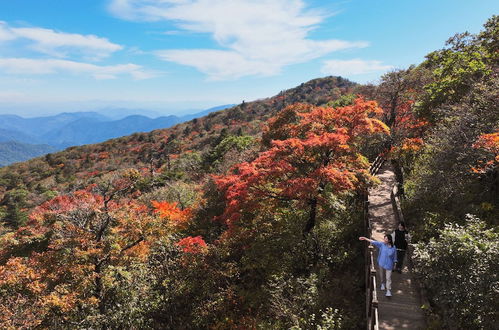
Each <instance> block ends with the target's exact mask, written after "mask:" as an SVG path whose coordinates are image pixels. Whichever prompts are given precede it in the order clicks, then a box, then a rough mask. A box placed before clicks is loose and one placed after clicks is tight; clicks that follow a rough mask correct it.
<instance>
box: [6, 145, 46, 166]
mask: <svg viewBox="0 0 499 330" xmlns="http://www.w3.org/2000/svg"><path fill="white" fill-rule="evenodd" d="M55 150H56V149H55V148H54V147H51V146H49V145H46V144H29V143H22V142H16V141H7V142H0V166H5V165H8V164H12V163H15V162H22V161H25V160H27V159H31V158H34V157H37V156H40V155H45V154H47V153H49V152H54V151H55Z"/></svg>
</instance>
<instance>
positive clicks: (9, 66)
mask: <svg viewBox="0 0 499 330" xmlns="http://www.w3.org/2000/svg"><path fill="white" fill-rule="evenodd" d="M0 71H4V72H6V73H8V74H26V75H47V74H55V73H70V74H75V75H90V76H92V77H94V78H95V79H116V78H117V77H118V76H121V75H130V76H132V78H134V79H137V80H139V79H147V78H151V77H153V76H154V75H153V74H152V73H148V72H146V71H144V70H143V69H142V67H141V66H139V65H136V64H119V65H107V66H99V65H95V64H89V63H80V62H74V61H68V60H60V59H47V60H44V59H30V58H0Z"/></svg>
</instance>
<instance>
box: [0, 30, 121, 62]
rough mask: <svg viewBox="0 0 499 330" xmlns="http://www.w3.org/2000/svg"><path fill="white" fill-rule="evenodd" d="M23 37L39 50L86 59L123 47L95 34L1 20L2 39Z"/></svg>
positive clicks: (106, 55) (102, 55)
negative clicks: (12, 23) (11, 25)
mask: <svg viewBox="0 0 499 330" xmlns="http://www.w3.org/2000/svg"><path fill="white" fill-rule="evenodd" d="M16 39H23V40H28V41H29V42H31V43H30V44H28V47H29V48H31V49H32V50H35V51H37V52H40V53H43V54H47V55H50V56H53V57H58V58H67V57H69V56H70V55H72V56H82V57H84V58H86V59H91V60H101V59H103V58H106V57H108V56H110V55H111V54H112V53H114V52H116V51H119V50H121V49H123V46H121V45H118V44H115V43H112V42H110V41H109V40H107V39H106V38H102V37H98V36H95V35H91V34H88V35H83V34H76V33H65V32H59V31H54V30H51V29H44V28H40V27H29V28H27V27H23V28H16V27H10V26H8V25H7V23H5V22H0V41H9V40H16Z"/></svg>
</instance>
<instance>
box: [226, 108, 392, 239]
mask: <svg viewBox="0 0 499 330" xmlns="http://www.w3.org/2000/svg"><path fill="white" fill-rule="evenodd" d="M381 111H382V110H381V109H380V108H379V107H378V105H377V104H376V102H373V101H365V100H363V99H362V98H358V99H356V100H355V101H354V103H353V104H352V105H350V106H345V107H339V108H331V107H317V106H312V105H304V104H295V105H291V106H289V107H287V108H286V109H284V110H283V111H282V112H281V113H280V114H278V115H277V116H276V117H275V118H273V119H271V120H270V121H269V128H268V130H267V132H266V133H265V134H264V143H265V140H266V139H267V141H270V142H269V143H270V148H269V149H268V150H267V151H264V152H262V153H260V155H259V156H258V157H257V158H256V159H255V160H254V161H252V162H246V163H242V164H239V165H237V166H236V167H235V168H234V169H233V170H232V172H231V173H229V174H228V175H225V176H219V177H217V178H216V182H217V184H218V186H219V188H220V189H221V190H222V191H224V192H225V197H226V200H227V206H226V209H225V212H224V214H223V215H222V217H223V219H224V220H225V221H226V223H227V225H228V226H229V229H230V228H231V227H234V226H236V225H237V223H238V222H239V221H244V220H245V219H247V218H251V217H252V216H254V214H255V212H259V211H263V210H269V211H272V210H275V209H276V208H277V207H278V206H279V205H282V203H287V202H290V201H294V202H298V204H297V205H298V206H301V207H304V208H307V209H308V211H307V212H308V220H307V222H306V224H305V226H304V228H303V232H304V234H307V233H309V232H310V231H311V230H312V229H313V228H314V226H315V223H316V217H317V212H318V206H320V205H321V204H322V203H323V202H324V201H325V199H324V193H325V191H326V189H327V190H328V191H329V192H332V193H334V194H341V193H343V192H347V191H352V190H355V189H357V188H361V186H363V185H364V184H366V183H367V181H368V179H369V174H368V171H367V169H368V167H369V164H368V161H367V159H366V158H365V157H363V156H362V155H361V154H360V152H359V150H358V147H359V146H360V143H361V142H362V141H363V139H365V138H368V137H369V136H370V135H373V134H376V133H388V131H389V130H388V127H387V126H386V125H385V124H383V123H382V122H381V121H379V120H377V119H374V118H373V116H374V115H376V114H379V113H380V112H381Z"/></svg>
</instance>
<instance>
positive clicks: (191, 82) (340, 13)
mask: <svg viewBox="0 0 499 330" xmlns="http://www.w3.org/2000/svg"><path fill="white" fill-rule="evenodd" d="M493 14H499V2H498V1H492V0H490V1H489V0H476V1H469V0H438V1H437V0H419V1H408V0H385V1H383V0H343V1H333V0H328V1H318V0H84V1H82V0H80V1H73V0H66V1H61V0H0V113H17V114H20V115H24V116H34V115H45V114H49V113H55V112H62V111H69V112H70V111H82V110H96V109H100V108H106V107H112V108H142V109H152V110H156V111H158V112H161V113H163V114H166V113H173V114H180V113H186V112H192V110H193V109H206V108H209V107H211V106H215V105H221V104H227V103H240V102H241V101H242V100H246V101H251V100H254V99H258V98H264V97H269V96H272V95H275V94H277V93H278V92H279V91H281V90H284V89H288V88H292V87H294V86H296V85H299V84H300V83H302V82H305V81H308V80H310V79H314V78H318V77H323V76H327V75H341V76H343V77H347V78H349V79H351V80H353V81H357V82H361V83H363V82H376V81H377V79H379V77H380V76H381V75H382V74H383V73H385V72H387V71H388V70H391V69H394V68H405V67H407V66H409V65H410V64H417V63H420V62H421V61H422V60H423V59H424V55H426V54H427V53H428V52H430V51H433V50H436V49H439V48H442V47H443V46H444V43H445V41H446V40H447V39H448V38H449V37H451V36H452V35H453V34H455V33H457V32H464V31H470V32H473V33H476V32H478V31H480V30H481V28H482V25H483V24H484V23H485V21H486V20H487V19H488V18H490V17H491V16H492V15H493Z"/></svg>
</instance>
